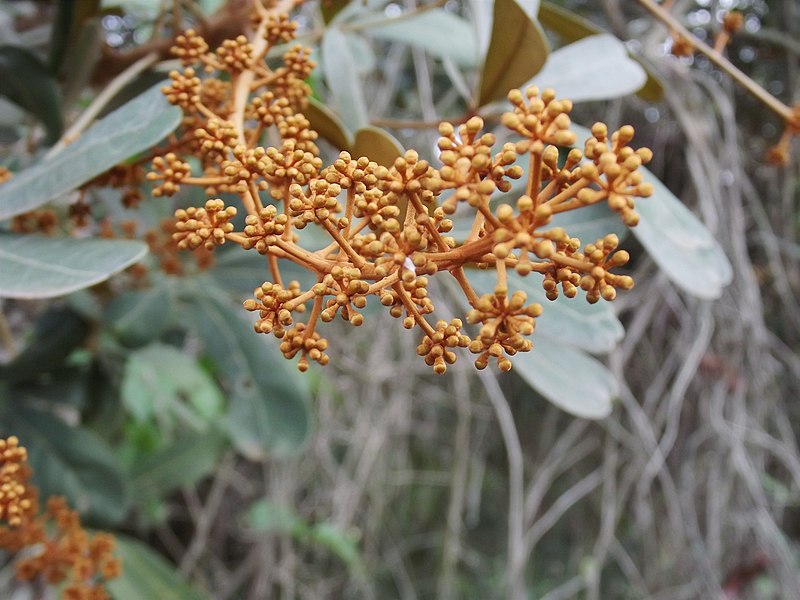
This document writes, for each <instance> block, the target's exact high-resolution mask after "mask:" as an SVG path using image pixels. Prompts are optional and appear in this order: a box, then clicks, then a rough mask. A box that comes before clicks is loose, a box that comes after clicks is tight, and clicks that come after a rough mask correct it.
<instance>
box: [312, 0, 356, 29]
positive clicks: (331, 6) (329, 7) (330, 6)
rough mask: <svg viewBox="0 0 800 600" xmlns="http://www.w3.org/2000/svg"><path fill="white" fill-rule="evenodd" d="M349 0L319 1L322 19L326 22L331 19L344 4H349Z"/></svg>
mask: <svg viewBox="0 0 800 600" xmlns="http://www.w3.org/2000/svg"><path fill="white" fill-rule="evenodd" d="M350 2H351V0H330V1H329V2H320V3H319V10H320V12H321V13H322V20H323V21H324V22H325V23H326V24H327V23H330V22H331V21H333V18H334V17H335V16H336V14H337V13H338V12H339V11H341V10H342V9H343V8H344V7H345V6H347V5H348V4H350Z"/></svg>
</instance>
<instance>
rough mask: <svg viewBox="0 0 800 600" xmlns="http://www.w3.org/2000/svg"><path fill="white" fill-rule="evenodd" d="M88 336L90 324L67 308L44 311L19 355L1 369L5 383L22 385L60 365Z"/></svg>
mask: <svg viewBox="0 0 800 600" xmlns="http://www.w3.org/2000/svg"><path fill="white" fill-rule="evenodd" d="M87 335H89V323H88V322H87V321H86V320H85V319H83V318H82V317H81V316H80V315H78V314H77V313H75V312H74V311H73V310H70V309H69V308H54V309H51V310H49V311H47V312H45V313H44V314H43V315H42V316H41V317H40V318H39V320H38V321H37V323H36V330H35V332H34V335H33V337H32V339H31V340H30V341H29V342H28V345H27V346H26V347H25V350H23V351H22V352H21V353H20V354H19V356H17V357H16V358H15V359H14V360H13V361H12V362H10V363H9V364H7V365H3V366H2V368H0V373H1V374H2V377H3V378H4V379H5V380H6V381H10V382H21V381H29V380H33V379H35V378H36V376H37V375H39V374H41V373H45V372H47V371H50V370H52V369H55V368H57V367H59V366H61V365H62V364H63V363H64V360H65V359H66V358H67V357H68V356H69V355H70V353H72V351H73V350H75V349H76V348H78V347H79V346H80V345H81V344H82V343H83V341H84V340H85V339H86V336H87Z"/></svg>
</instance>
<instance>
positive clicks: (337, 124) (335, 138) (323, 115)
mask: <svg viewBox="0 0 800 600" xmlns="http://www.w3.org/2000/svg"><path fill="white" fill-rule="evenodd" d="M303 115H305V117H306V118H307V119H308V120H309V122H310V123H311V128H312V129H313V130H314V131H316V132H317V133H319V134H320V136H322V137H323V138H324V139H326V140H327V141H328V142H330V144H331V145H332V146H333V147H334V148H336V149H337V150H347V149H348V148H350V144H351V143H352V142H353V140H352V137H353V136H352V135H350V133H348V131H347V128H346V127H345V125H344V123H342V120H341V119H340V118H339V116H338V115H337V114H336V113H335V112H333V111H332V110H331V109H330V108H328V107H327V106H325V105H324V104H323V103H322V102H320V101H319V100H317V99H316V98H309V101H308V106H306V107H305V108H304V109H303Z"/></svg>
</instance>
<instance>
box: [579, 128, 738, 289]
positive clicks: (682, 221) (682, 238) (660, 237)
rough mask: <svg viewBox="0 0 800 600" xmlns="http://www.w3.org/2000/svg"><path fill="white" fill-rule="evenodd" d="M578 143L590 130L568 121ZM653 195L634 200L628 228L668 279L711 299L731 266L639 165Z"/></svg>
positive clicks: (689, 215) (696, 221)
mask: <svg viewBox="0 0 800 600" xmlns="http://www.w3.org/2000/svg"><path fill="white" fill-rule="evenodd" d="M572 129H573V130H574V131H575V133H577V134H578V144H577V145H578V147H582V146H583V141H584V140H586V139H587V138H589V137H590V136H591V135H592V134H591V131H589V130H588V129H587V128H585V127H581V126H580V125H576V124H574V123H573V124H572ZM639 171H640V172H641V173H642V176H643V178H644V181H648V182H650V183H651V184H653V190H654V191H653V195H652V196H651V197H649V198H642V199H639V200H637V201H636V212H638V213H639V224H638V225H637V226H636V227H633V228H632V229H631V231H632V232H633V234H634V235H635V236H636V239H638V240H639V242H641V244H642V246H644V248H645V250H647V253H648V254H649V255H650V257H651V258H652V259H653V261H654V262H655V263H656V264H657V265H658V266H659V267H660V268H661V269H662V270H663V271H664V273H665V274H666V275H667V277H669V278H670V280H671V281H672V282H673V283H674V284H675V285H677V286H678V287H680V288H681V289H683V290H684V291H686V292H688V293H690V294H692V295H693V296H697V297H698V298H704V299H714V298H719V297H720V295H722V290H723V288H725V287H726V286H727V285H728V284H729V283H730V282H731V281H732V279H733V268H732V267H731V263H730V261H729V260H728V257H727V256H726V255H725V252H724V251H723V250H722V247H721V246H720V245H719V243H718V242H717V240H715V239H714V236H713V235H712V234H711V232H710V231H709V230H708V229H707V228H706V226H705V225H703V223H702V222H701V221H700V220H699V219H698V218H697V217H696V216H695V215H694V214H692V212H691V211H690V210H689V209H688V208H686V205H684V204H683V203H682V202H681V201H680V200H678V198H676V197H675V194H673V193H672V192H670V191H669V189H667V187H666V186H665V185H664V184H663V183H661V181H659V179H658V178H657V177H656V176H655V175H653V174H652V173H651V172H650V171H648V170H647V169H645V168H644V167H641V168H640V169H639Z"/></svg>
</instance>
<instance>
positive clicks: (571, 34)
mask: <svg viewBox="0 0 800 600" xmlns="http://www.w3.org/2000/svg"><path fill="white" fill-rule="evenodd" d="M539 22H540V23H541V24H542V25H543V26H544V27H545V28H547V29H550V30H552V31H555V32H556V33H557V34H558V35H560V36H561V37H562V38H563V39H564V41H566V42H575V41H577V40H580V39H583V38H585V37H589V36H590V35H595V34H598V33H604V31H603V30H602V29H600V28H599V27H597V26H596V25H595V24H594V23H592V22H591V21H588V20H586V19H584V18H583V17H581V16H580V15H577V14H576V13H575V12H574V11H571V10H566V9H564V8H561V7H560V6H557V5H556V4H553V3H552V2H542V5H541V6H540V7H539ZM631 58H633V59H634V60H636V61H637V62H638V61H639V59H638V58H637V57H636V56H631ZM640 64H641V63H640ZM642 67H643V68H644V70H645V71H646V72H647V81H646V82H645V84H644V86H642V87H641V88H640V89H639V91H637V92H636V95H637V96H639V97H640V98H642V99H643V100H647V101H648V102H658V101H659V100H661V99H662V98H663V97H664V89H663V86H662V84H661V81H659V78H658V77H657V76H656V75H655V74H654V73H653V71H652V70H651V69H648V68H647V67H646V66H645V65H642Z"/></svg>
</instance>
